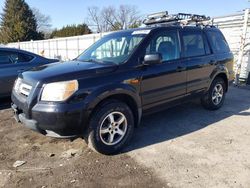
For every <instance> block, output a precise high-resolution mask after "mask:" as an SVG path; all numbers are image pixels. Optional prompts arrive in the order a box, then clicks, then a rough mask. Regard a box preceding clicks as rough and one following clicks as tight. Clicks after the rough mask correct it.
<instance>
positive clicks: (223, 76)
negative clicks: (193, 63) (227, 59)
mask: <svg viewBox="0 0 250 188" xmlns="http://www.w3.org/2000/svg"><path fill="white" fill-rule="evenodd" d="M216 78H222V79H223V80H224V82H225V84H226V91H227V90H228V79H227V75H226V74H225V73H220V74H218V75H216V77H215V78H214V79H216Z"/></svg>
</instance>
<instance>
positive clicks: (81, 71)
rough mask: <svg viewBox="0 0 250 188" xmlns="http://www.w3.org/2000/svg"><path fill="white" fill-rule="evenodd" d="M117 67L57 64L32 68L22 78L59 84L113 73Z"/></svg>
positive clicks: (70, 63)
mask: <svg viewBox="0 0 250 188" xmlns="http://www.w3.org/2000/svg"><path fill="white" fill-rule="evenodd" d="M116 67H117V65H114V64H101V63H94V62H81V61H69V62H63V63H60V62H57V63H52V64H47V65H43V66H40V67H35V68H32V69H30V70H28V71H26V72H23V73H22V74H21V75H20V77H22V78H23V79H24V80H27V81H32V82H33V81H35V82H57V81H64V80H73V79H81V78H85V77H95V76H97V75H98V74H103V73H108V72H112V71H114V70H115V69H116Z"/></svg>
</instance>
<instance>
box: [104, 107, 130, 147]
mask: <svg viewBox="0 0 250 188" xmlns="http://www.w3.org/2000/svg"><path fill="white" fill-rule="evenodd" d="M127 126H128V123H127V119H126V117H125V115H124V114H123V113H121V112H111V113H110V114H108V115H107V116H106V117H105V118H104V120H103V121H102V124H101V126H100V132H99V134H100V138H101V140H102V142H103V143H104V144H106V145H115V144H117V143H119V142H120V141H121V140H122V139H123V138H124V136H125V134H126V132H127Z"/></svg>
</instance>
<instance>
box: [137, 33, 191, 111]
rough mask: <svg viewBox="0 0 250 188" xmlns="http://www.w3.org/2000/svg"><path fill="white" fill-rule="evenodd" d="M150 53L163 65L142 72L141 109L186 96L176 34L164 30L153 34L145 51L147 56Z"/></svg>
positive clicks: (183, 64) (182, 65) (152, 66)
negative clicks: (158, 55) (160, 56)
mask: <svg viewBox="0 0 250 188" xmlns="http://www.w3.org/2000/svg"><path fill="white" fill-rule="evenodd" d="M152 53H160V54H161V55H162V63H161V64H157V65H149V66H147V67H145V68H144V70H143V76H142V82H141V98H142V104H143V108H144V110H146V109H148V108H151V107H154V106H156V105H159V104H163V103H165V102H168V101H170V100H173V99H176V98H180V97H182V96H184V95H185V94H186V78H187V72H186V64H185V62H184V61H182V60H181V59H180V41H179V36H178V31H177V30H176V29H173V30H169V29H166V30H164V31H161V32H158V33H157V34H155V36H153V37H152V40H151V41H150V42H149V45H148V46H147V48H146V54H152Z"/></svg>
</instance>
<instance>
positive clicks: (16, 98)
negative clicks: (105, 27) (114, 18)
mask: <svg viewBox="0 0 250 188" xmlns="http://www.w3.org/2000/svg"><path fill="white" fill-rule="evenodd" d="M162 19H163V20H167V19H166V16H165V17H163V18H162ZM158 20H159V19H158ZM176 20H177V19H175V21H176ZM153 21H154V18H153V19H152V18H150V26H148V27H145V28H139V29H132V30H126V31H119V32H115V33H112V34H109V35H107V36H105V37H103V38H102V39H100V40H99V41H98V42H96V43H95V44H93V45H92V46H91V47H90V48H89V49H87V50H86V51H85V52H83V53H82V54H81V55H80V56H79V57H78V58H76V59H75V60H73V61H70V62H65V63H56V64H51V65H45V66H41V67H38V68H34V69H32V70H30V71H27V72H24V73H22V74H20V75H19V78H18V79H17V80H16V83H15V86H14V88H13V92H12V101H13V104H12V108H13V110H14V113H15V118H16V120H17V121H18V122H22V123H23V124H24V125H25V126H26V127H28V128H30V129H33V130H35V131H37V132H39V133H42V134H44V135H47V136H52V137H60V138H69V137H76V136H82V137H84V138H85V139H86V141H87V143H88V144H89V146H91V148H93V149H95V150H96V151H98V152H100V153H103V154H113V153H117V152H119V151H120V150H121V148H122V147H124V146H125V145H126V144H127V143H128V141H129V140H130V138H131V136H132V134H133V130H134V127H135V126H137V125H139V123H140V120H141V117H142V115H145V114H148V113H150V112H155V111H156V110H160V109H162V108H167V107H170V106H172V105H176V104H178V103H180V102H182V101H186V100H188V99H191V98H197V97H198V98H201V103H202V105H203V106H204V107H205V108H207V109H209V110H216V109H219V108H220V107H221V106H222V105H223V102H224V99H225V94H226V92H227V91H228V85H229V81H231V80H232V79H233V76H234V75H233V71H232V70H233V55H232V53H231V52H230V49H229V47H228V44H227V42H226V40H225V38H224V36H223V35H222V33H221V32H220V31H219V29H217V28H215V27H214V26H202V25H198V24H197V20H196V25H195V26H190V25H188V26H183V25H182V26H180V24H174V23H172V20H171V23H169V24H168V21H164V22H163V21H162V20H161V19H160V22H162V23H161V24H160V25H159V24H158V23H159V21H156V25H152V24H151V23H153ZM163 23H164V24H163ZM178 23H179V22H178Z"/></svg>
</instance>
